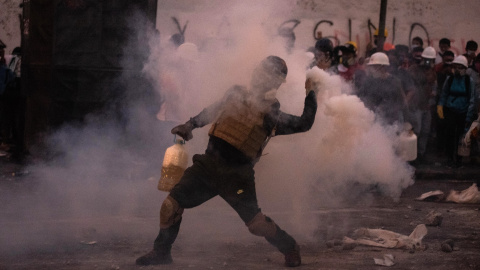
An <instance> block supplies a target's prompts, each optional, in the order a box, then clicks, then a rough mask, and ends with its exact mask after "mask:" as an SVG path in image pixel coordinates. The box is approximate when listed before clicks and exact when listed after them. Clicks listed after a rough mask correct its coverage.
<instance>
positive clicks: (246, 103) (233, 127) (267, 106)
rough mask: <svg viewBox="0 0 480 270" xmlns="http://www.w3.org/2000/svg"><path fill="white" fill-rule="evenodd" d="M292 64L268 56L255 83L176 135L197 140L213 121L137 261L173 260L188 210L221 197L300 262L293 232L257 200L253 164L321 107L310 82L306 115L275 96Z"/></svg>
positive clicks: (288, 260) (292, 262)
mask: <svg viewBox="0 0 480 270" xmlns="http://www.w3.org/2000/svg"><path fill="white" fill-rule="evenodd" d="M286 76H287V65H286V63H285V61H284V60H283V59H282V58H280V57H277V56H268V57H267V58H265V59H264V60H263V61H262V62H261V63H260V64H259V65H258V66H257V67H256V69H255V70H254V72H253V75H252V78H251V87H250V89H247V88H246V87H243V86H233V87H232V88H230V89H229V90H228V91H227V92H226V94H225V95H224V97H223V98H222V99H221V100H220V101H218V102H216V103H214V104H212V105H210V106H209V107H207V108H205V109H204V110H203V111H202V112H200V113H199V114H198V115H197V116H195V117H193V118H190V120H189V121H187V122H186V123H185V124H183V125H179V126H177V127H175V128H173V129H172V133H173V134H177V135H179V136H181V137H183V138H184V139H185V140H190V139H192V137H193V135H192V130H193V129H194V128H198V127H203V126H205V125H207V124H209V123H213V124H212V126H211V128H210V131H209V133H208V134H209V135H210V139H209V142H208V146H207V149H206V151H205V154H202V155H194V156H193V165H192V166H191V167H189V168H187V169H186V170H185V173H184V174H183V176H182V178H181V179H180V182H179V183H178V184H177V185H175V186H174V187H173V189H172V190H171V192H170V194H169V195H168V197H167V198H166V199H165V200H164V201H163V204H162V206H161V209H160V232H159V234H158V236H157V238H156V239H155V241H154V245H153V250H152V251H150V252H149V253H147V254H146V255H144V256H142V257H140V258H138V259H137V260H136V263H137V264H138V265H151V264H169V263H171V262H172V257H171V254H170V250H171V247H172V244H173V242H174V241H175V239H176V237H177V234H178V231H179V229H180V223H181V221H182V214H183V210H184V209H185V208H193V207H196V206H198V205H200V204H202V203H204V202H206V201H208V200H209V199H211V198H213V197H215V196H217V195H219V196H220V197H222V198H223V199H224V200H225V201H226V202H227V203H228V204H229V205H230V206H231V207H232V208H233V209H234V210H235V211H236V212H237V213H238V215H239V216H240V218H241V219H242V220H243V221H244V222H245V225H246V226H247V228H248V230H249V231H250V232H251V233H252V234H254V235H258V236H263V237H265V239H266V240H267V241H268V242H269V243H271V244H272V245H274V246H275V247H277V248H278V250H280V252H282V253H283V254H284V255H285V265H287V266H290V267H295V266H299V265H300V264H301V257H300V252H299V247H298V245H297V243H296V241H295V239H293V237H291V236H290V235H289V234H288V233H286V232H285V231H284V230H282V229H281V228H280V227H279V226H278V225H277V224H275V222H274V221H273V220H272V219H271V218H269V217H267V216H265V215H264V214H263V213H262V212H261V210H260V208H259V206H258V202H257V195H256V191H255V177H254V170H253V167H254V164H255V163H256V161H258V159H259V158H260V156H261V154H262V151H263V149H264V147H265V145H266V143H267V142H268V140H269V139H270V137H272V136H275V135H287V134H293V133H299V132H305V131H307V130H309V129H310V128H311V127H312V125H313V122H314V120H315V114H316V111H317V101H316V90H314V87H313V85H312V83H311V81H310V80H307V81H306V82H305V88H306V90H307V91H306V93H307V96H306V98H305V106H304V109H303V113H302V115H301V116H295V115H291V114H287V113H284V112H282V111H281V110H280V103H279V102H278V100H277V99H276V98H275V94H276V91H277V89H278V88H279V87H280V85H281V84H282V83H284V82H285V78H286Z"/></svg>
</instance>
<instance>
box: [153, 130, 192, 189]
mask: <svg viewBox="0 0 480 270" xmlns="http://www.w3.org/2000/svg"><path fill="white" fill-rule="evenodd" d="M187 165H188V153H187V150H186V149H185V140H177V139H176V137H175V139H174V145H172V146H170V147H169V148H167V150H166V151H165V156H164V157H163V164H162V173H161V176H160V180H159V181H158V189H159V190H162V191H170V190H171V189H172V188H173V187H174V186H175V185H176V184H177V183H178V182H179V181H180V178H181V177H182V176H183V172H184V171H185V169H186V168H187Z"/></svg>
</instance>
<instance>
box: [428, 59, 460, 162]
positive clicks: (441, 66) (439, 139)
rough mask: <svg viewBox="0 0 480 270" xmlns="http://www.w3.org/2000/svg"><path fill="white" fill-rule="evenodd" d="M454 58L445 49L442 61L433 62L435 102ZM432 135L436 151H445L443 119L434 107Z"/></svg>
mask: <svg viewBox="0 0 480 270" xmlns="http://www.w3.org/2000/svg"><path fill="white" fill-rule="evenodd" d="M454 58H455V56H454V54H453V52H452V51H445V52H444V53H443V55H442V62H441V63H437V64H435V68H434V70H435V73H436V75H437V91H436V94H435V102H436V104H438V101H439V99H440V96H441V95H442V88H443V85H444V84H445V80H446V79H447V77H448V76H451V75H453V72H452V62H453V59H454ZM432 137H433V138H435V140H436V143H435V146H436V150H437V153H442V155H443V154H444V153H443V152H444V151H445V121H444V120H443V119H440V118H439V117H438V114H437V113H436V109H435V111H434V114H433V118H432Z"/></svg>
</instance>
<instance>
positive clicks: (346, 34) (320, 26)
mask: <svg viewBox="0 0 480 270" xmlns="http://www.w3.org/2000/svg"><path fill="white" fill-rule="evenodd" d="M396 27H397V25H396V18H395V17H394V18H393V21H392V28H393V29H391V31H388V32H389V37H388V38H389V40H390V41H389V42H391V43H392V44H396V43H395V31H396ZM376 29H377V28H376V26H375V25H374V24H373V23H372V21H371V20H370V19H368V20H367V32H365V33H361V34H355V35H354V33H352V20H351V19H348V30H347V31H345V30H344V29H338V28H335V24H334V22H333V21H330V20H320V21H318V22H317V23H316V24H315V26H314V27H313V38H314V39H315V40H318V39H320V38H329V39H331V40H332V42H333V44H334V45H340V44H342V43H345V42H347V41H355V42H356V43H357V45H358V47H359V48H361V47H363V48H365V47H366V46H367V44H368V43H372V42H373V34H374V32H375V30H376ZM416 29H419V30H421V33H422V34H420V35H418V36H420V38H422V39H423V41H424V44H426V46H434V47H436V46H437V45H438V41H439V40H440V39H441V38H443V37H440V38H431V37H430V33H429V32H428V29H427V28H426V27H425V26H424V25H422V24H421V23H417V22H415V23H412V24H411V25H410V32H409V35H408V40H409V44H405V45H408V46H409V47H410V46H411V44H410V43H411V40H412V33H414V31H415V30H416ZM324 32H329V33H333V34H331V35H327V36H324V35H323V33H324ZM417 32H418V31H417ZM450 41H451V48H450V50H451V51H452V52H453V53H455V54H457V55H458V54H462V53H463V52H464V50H463V48H465V45H466V41H465V39H463V38H462V39H460V41H459V42H458V41H457V40H455V39H452V38H450ZM426 46H424V47H426Z"/></svg>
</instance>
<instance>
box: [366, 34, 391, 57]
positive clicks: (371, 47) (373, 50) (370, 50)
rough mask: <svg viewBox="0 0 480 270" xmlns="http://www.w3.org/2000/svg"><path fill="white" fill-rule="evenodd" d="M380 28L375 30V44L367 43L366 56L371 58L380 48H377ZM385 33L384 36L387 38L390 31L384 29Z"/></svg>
mask: <svg viewBox="0 0 480 270" xmlns="http://www.w3.org/2000/svg"><path fill="white" fill-rule="evenodd" d="M378 34H379V30H378V28H377V29H375V32H374V33H373V44H372V43H371V42H370V43H368V44H367V48H366V49H367V51H366V53H365V58H369V57H370V56H372V55H373V54H374V53H376V52H377V51H378V50H377V46H378V38H379V35H378ZM383 34H384V37H385V39H386V38H387V37H388V31H387V29H385V30H384V31H383Z"/></svg>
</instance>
